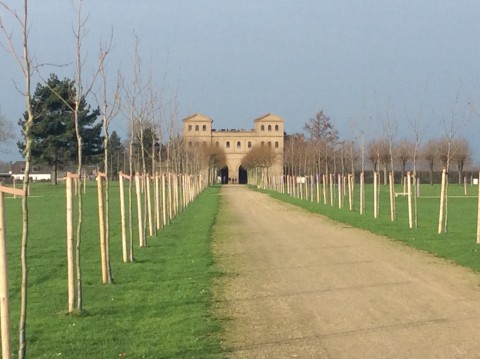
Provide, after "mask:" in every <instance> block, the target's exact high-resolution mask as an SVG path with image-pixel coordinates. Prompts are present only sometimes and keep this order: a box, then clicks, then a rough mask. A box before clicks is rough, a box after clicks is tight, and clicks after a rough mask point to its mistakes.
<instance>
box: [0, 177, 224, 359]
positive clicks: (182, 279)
mask: <svg viewBox="0 0 480 359" xmlns="http://www.w3.org/2000/svg"><path fill="white" fill-rule="evenodd" d="M90 185H91V186H94V184H90ZM112 187H113V188H112V192H111V193H112V194H111V218H112V220H111V250H110V251H111V265H112V272H113V277H114V279H115V284H113V285H109V286H103V285H102V284H101V271H100V255H99V240H98V219H97V218H98V214H97V209H96V189H95V188H94V187H91V188H88V189H87V194H86V196H85V219H84V231H83V234H84V235H83V243H82V274H83V285H84V307H85V312H84V313H82V314H81V315H66V314H65V310H66V305H67V294H66V286H67V283H66V258H65V257H66V252H65V195H64V191H65V189H64V187H63V186H58V187H52V186H50V185H47V184H40V185H35V186H34V187H33V188H32V192H31V194H32V196H31V198H30V218H31V227H30V228H31V229H30V242H29V254H28V258H29V267H30V276H29V299H28V323H27V346H28V349H27V351H28V353H27V354H28V357H30V358H72V359H73V358H118V357H126V358H215V357H220V356H221V352H222V349H221V345H220V340H219V333H220V331H221V329H222V322H221V321H220V320H219V319H218V318H216V317H215V316H214V314H213V311H212V308H213V300H214V299H213V293H212V289H211V288H212V283H213V281H214V278H215V277H217V276H218V272H217V271H216V270H215V267H214V266H213V259H212V253H211V239H212V226H213V225H214V222H215V218H216V215H217V211H218V198H219V196H218V195H217V194H218V192H219V190H220V188H219V187H210V188H208V189H206V190H205V191H204V192H203V193H202V194H201V195H200V196H199V197H198V198H197V199H196V201H195V202H193V203H192V204H191V205H190V206H189V207H188V208H187V209H186V210H185V211H184V212H183V213H181V214H180V215H179V216H178V218H177V219H175V220H173V222H172V223H171V225H169V226H167V227H166V228H165V229H163V230H161V231H160V232H159V233H158V236H157V237H156V238H150V239H149V245H148V247H146V248H137V247H136V248H135V258H136V261H135V262H134V263H126V264H125V263H121V244H120V225H119V214H118V187H115V184H113V186H112ZM6 205H7V226H8V233H7V238H8V242H9V243H8V249H9V272H10V288H11V290H10V301H11V310H12V315H11V319H12V338H13V343H12V345H13V348H14V350H16V348H17V342H16V338H17V335H16V333H17V331H18V312H19V303H18V302H19V278H20V259H19V241H20V223H21V221H20V215H21V212H20V200H14V199H12V198H7V199H6ZM135 233H136V232H135V231H134V234H135Z"/></svg>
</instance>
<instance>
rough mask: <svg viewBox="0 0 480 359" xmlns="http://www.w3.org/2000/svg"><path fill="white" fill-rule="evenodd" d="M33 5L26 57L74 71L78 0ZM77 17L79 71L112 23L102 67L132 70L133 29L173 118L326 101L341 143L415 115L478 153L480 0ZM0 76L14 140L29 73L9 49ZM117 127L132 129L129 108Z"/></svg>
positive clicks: (304, 107)
mask: <svg viewBox="0 0 480 359" xmlns="http://www.w3.org/2000/svg"><path fill="white" fill-rule="evenodd" d="M3 1H4V2H5V3H7V4H9V5H10V6H12V7H17V8H18V6H20V5H21V4H20V3H23V2H21V1H18V0H3ZM29 3H30V44H31V46H30V51H31V54H32V55H34V56H35V59H36V61H37V63H42V64H67V66H63V67H55V66H42V67H41V68H40V70H39V71H40V74H41V75H42V76H43V77H47V76H48V74H49V73H52V72H55V73H57V74H58V75H59V76H60V77H70V78H72V77H73V76H74V66H73V62H74V58H75V48H74V36H73V30H72V28H73V26H74V22H75V10H74V6H73V4H72V2H71V1H68V0H30V2H29ZM74 3H76V1H75V2H74ZM83 13H84V14H85V15H86V16H87V15H88V17H87V19H86V23H85V27H86V29H87V31H88V33H87V35H86V37H85V40H84V45H83V46H84V48H85V50H86V52H85V54H84V59H85V63H84V78H85V79H86V80H88V76H89V74H90V73H92V72H93V70H94V68H95V66H96V61H97V53H98V47H99V43H100V42H101V41H105V40H107V39H108V38H109V37H110V33H112V32H113V46H114V47H113V50H112V52H111V56H110V58H109V62H108V71H109V73H110V74H111V75H112V76H113V75H114V74H115V73H116V72H117V70H118V69H119V68H121V71H122V72H124V73H125V76H126V77H127V78H128V76H129V74H130V73H131V68H132V59H133V53H134V51H133V49H134V45H135V36H136V37H137V38H138V40H139V54H140V57H141V59H142V68H143V69H144V70H143V72H144V73H147V72H148V71H149V69H150V68H151V69H152V74H153V79H154V82H155V84H156V86H157V90H158V91H161V92H162V99H163V100H162V101H163V103H162V105H163V106H164V107H165V108H171V106H172V103H176V104H177V106H178V111H177V114H178V115H177V116H178V119H179V123H180V120H181V119H182V118H184V117H186V116H188V115H190V114H193V113H201V114H204V115H206V116H208V117H210V118H211V119H212V120H213V121H214V123H213V125H214V128H217V129H222V128H232V129H250V128H253V121H254V119H255V118H258V117H260V116H262V115H264V114H266V113H274V114H276V115H279V116H281V117H282V118H283V119H284V120H285V130H286V132H287V133H295V132H302V131H303V126H304V124H305V123H306V122H307V121H308V120H309V119H310V118H312V117H313V116H314V115H315V113H317V112H318V111H320V110H323V111H324V112H325V113H326V114H327V116H329V117H330V119H331V120H332V122H333V124H334V125H335V127H336V128H337V129H338V130H339V132H340V135H341V137H342V138H343V139H357V140H358V139H359V134H360V133H362V132H363V133H364V134H365V137H366V139H373V138H377V137H381V136H382V135H384V130H383V127H382V123H383V124H385V123H386V122H387V121H391V122H394V123H395V124H396V127H397V132H396V139H398V140H400V139H403V138H410V139H413V137H414V130H413V129H412V126H411V123H412V122H414V121H418V122H419V123H420V124H421V126H422V128H425V129H424V130H422V131H421V132H422V134H423V135H424V141H426V140H427V139H428V138H431V137H441V136H444V135H445V125H447V128H448V129H450V125H452V124H453V127H454V131H455V135H456V136H463V137H466V138H467V139H468V140H469V143H470V146H471V148H472V150H473V152H474V159H475V161H476V162H480V144H477V143H476V141H477V140H476V136H475V135H476V134H477V133H479V132H480V117H479V116H478V115H477V112H478V113H480V86H479V85H480V40H479V39H480V21H479V19H480V3H479V2H478V0H449V1H447V0H415V1H412V0H389V1H385V0H362V1H355V0H295V1H293V0H288V1H287V0H261V1H260V0H230V1H225V0H182V1H178V0H141V1H127V0H83ZM0 16H1V17H2V19H3V21H4V23H5V26H6V27H7V28H9V29H11V30H12V32H13V36H14V38H17V39H19V38H18V36H19V35H20V32H19V31H20V30H19V28H18V27H15V24H14V23H13V21H12V20H11V17H10V16H8V14H7V13H6V12H5V11H4V10H3V9H0ZM0 41H2V42H3V43H4V39H3V38H1V40H0ZM0 79H1V82H0V112H1V113H2V115H3V116H4V117H5V118H7V119H8V120H9V121H11V122H12V123H13V124H14V125H13V126H14V129H15V132H16V133H18V136H20V131H19V128H18V126H17V125H16V123H17V119H18V118H19V117H20V116H21V114H22V113H23V112H24V110H25V105H24V99H23V97H22V95H21V94H20V93H19V92H18V90H17V87H22V86H23V83H22V77H21V73H20V71H19V69H18V66H17V65H16V64H15V62H14V60H13V58H12V57H11V56H10V55H9V54H8V53H7V52H5V51H4V50H2V49H0ZM39 81H40V77H39V74H35V75H34V83H37V82H39ZM90 102H91V103H92V104H94V103H93V101H90ZM111 126H112V129H115V130H117V132H118V133H119V134H120V136H121V137H122V138H127V136H128V122H127V120H126V119H125V118H124V116H121V115H119V116H118V118H116V119H115V120H114V122H113V123H112V125H111ZM179 127H180V126H179ZM448 131H449V130H447V132H448ZM15 142H16V141H10V142H9V143H8V144H7V145H5V144H4V145H3V146H1V147H0V150H1V152H0V159H3V160H16V159H19V158H20V156H19V153H18V150H17V148H16V145H15Z"/></svg>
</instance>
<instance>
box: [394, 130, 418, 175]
mask: <svg viewBox="0 0 480 359" xmlns="http://www.w3.org/2000/svg"><path fill="white" fill-rule="evenodd" d="M396 147H397V149H396V156H397V158H398V160H399V161H400V163H401V164H402V183H403V178H404V177H405V171H406V167H407V162H408V161H410V160H413V157H414V153H415V144H414V143H412V141H410V140H406V139H404V140H401V141H400V142H399V143H398V145H397V146H396Z"/></svg>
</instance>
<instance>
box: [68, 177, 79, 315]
mask: <svg viewBox="0 0 480 359" xmlns="http://www.w3.org/2000/svg"><path fill="white" fill-rule="evenodd" d="M78 177H79V176H78V174H73V173H70V172H68V173H67V177H66V179H65V186H66V199H67V291H68V313H73V311H74V310H75V259H74V258H75V254H74V246H73V191H74V188H73V185H74V184H77V183H78V182H77V180H78ZM75 188H77V186H76V185H75Z"/></svg>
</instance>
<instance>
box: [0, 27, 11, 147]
mask: <svg viewBox="0 0 480 359" xmlns="http://www.w3.org/2000/svg"><path fill="white" fill-rule="evenodd" d="M0 21H1V19H0ZM12 136H13V128H12V124H11V123H10V122H8V121H7V119H6V118H5V116H4V115H3V114H2V109H1V108H0V143H3V142H5V141H7V140H9V139H10V138H11V137H12Z"/></svg>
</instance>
